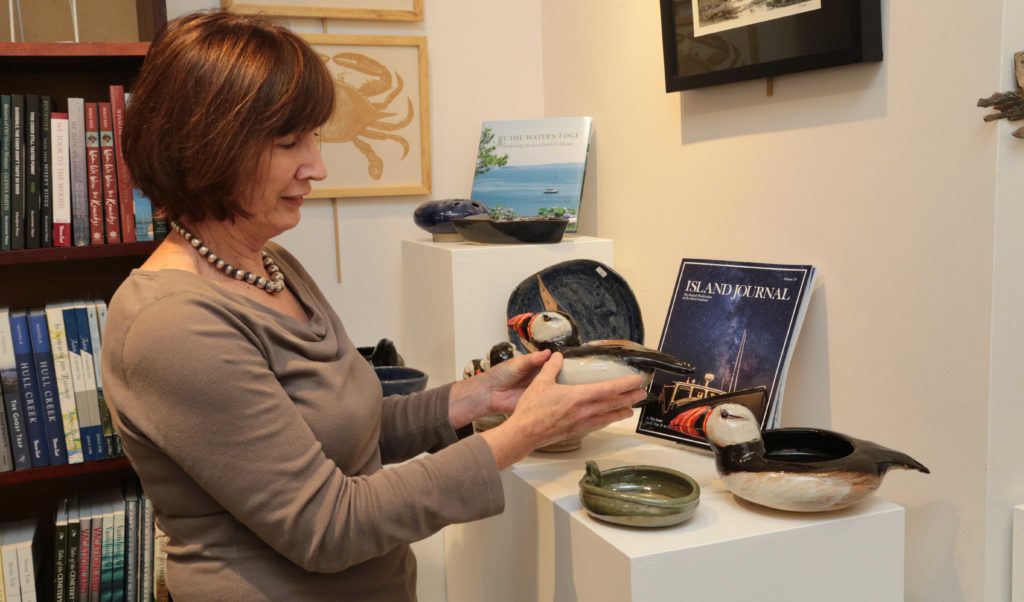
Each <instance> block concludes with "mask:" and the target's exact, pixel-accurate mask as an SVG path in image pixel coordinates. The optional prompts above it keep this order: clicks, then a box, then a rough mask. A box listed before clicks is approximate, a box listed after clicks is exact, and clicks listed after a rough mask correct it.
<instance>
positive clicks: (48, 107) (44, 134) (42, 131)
mask: <svg viewBox="0 0 1024 602" xmlns="http://www.w3.org/2000/svg"><path fill="white" fill-rule="evenodd" d="M52 119H53V104H52V100H51V98H50V97H49V96H40V97H39V246H40V247H52V246H53V172H52V167H53V166H52V164H51V161H52V156H51V155H52V152H53V150H52V149H51V148H50V136H51V134H50V125H51V121H52Z"/></svg>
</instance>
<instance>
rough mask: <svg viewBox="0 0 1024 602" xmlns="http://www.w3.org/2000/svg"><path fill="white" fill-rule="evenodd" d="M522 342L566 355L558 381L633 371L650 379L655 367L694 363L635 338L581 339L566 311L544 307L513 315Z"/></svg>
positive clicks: (682, 369) (688, 368)
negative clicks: (642, 343)
mask: <svg viewBox="0 0 1024 602" xmlns="http://www.w3.org/2000/svg"><path fill="white" fill-rule="evenodd" d="M508 324H509V326H512V327H513V328H515V329H516V332H517V333H518V334H519V338H520V339H521V340H522V342H523V345H524V346H525V347H526V348H527V349H530V350H531V351H540V350H544V349H550V350H551V351H558V352H560V353H561V354H562V356H563V357H564V358H565V360H564V363H563V364H562V371H561V372H559V374H558V382H560V383H562V384H585V383H594V382H601V381H605V380H611V379H613V378H618V377H620V376H628V375H633V374H638V375H641V376H643V377H645V378H647V379H650V377H651V375H652V374H653V373H654V370H655V369H658V370H664V371H666V372H671V373H673V374H692V373H693V366H692V365H691V364H689V363H687V362H684V361H680V360H678V359H676V358H674V357H672V356H671V355H668V354H665V353H661V352H660V351H657V350H654V349H651V348H649V347H644V346H643V345H639V344H637V343H634V342H633V341H620V340H601V341H588V342H585V343H584V342H582V341H581V340H580V334H579V329H578V328H577V327H576V323H575V322H573V319H572V318H571V317H570V316H569V315H568V314H566V313H564V312H560V311H543V312H539V313H524V314H519V315H518V316H515V317H513V318H511V319H510V320H509V321H508Z"/></svg>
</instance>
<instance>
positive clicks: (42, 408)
mask: <svg viewBox="0 0 1024 602" xmlns="http://www.w3.org/2000/svg"><path fill="white" fill-rule="evenodd" d="M106 316H107V305H106V303H104V302H102V301H90V302H64V303H51V304H49V305H47V306H46V307H42V308H32V309H29V310H24V311H15V310H11V309H9V308H6V307H0V392H2V395H3V409H2V410H0V472H5V471H10V470H24V469H29V468H40V467H43V466H57V465H61V464H76V463H80V462H88V461H92V460H102V459H104V458H109V457H114V456H118V455H122V454H123V452H122V450H121V441H120V439H119V438H118V437H117V435H116V434H115V433H114V428H113V423H112V422H111V419H110V412H109V410H108V409H107V403H106V400H105V398H104V396H103V377H102V373H101V370H100V351H101V346H102V338H101V333H102V331H103V325H104V323H105V322H106Z"/></svg>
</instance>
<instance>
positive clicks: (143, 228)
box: [124, 92, 156, 240]
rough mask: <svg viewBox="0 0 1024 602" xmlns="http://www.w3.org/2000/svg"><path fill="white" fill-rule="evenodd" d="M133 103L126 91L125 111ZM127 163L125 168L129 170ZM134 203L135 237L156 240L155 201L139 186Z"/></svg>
mask: <svg viewBox="0 0 1024 602" xmlns="http://www.w3.org/2000/svg"><path fill="white" fill-rule="evenodd" d="M131 103H132V95H131V93H130V92H125V93H124V106H125V111H127V110H128V106H129V105H130V104H131ZM127 169H128V167H127V165H126V166H125V170H127ZM128 180H129V183H130V182H131V175H129V176H128ZM132 203H133V204H134V205H135V239H136V240H155V238H154V236H155V235H156V233H155V231H154V229H153V202H152V201H150V200H149V197H147V196H146V195H145V194H144V193H143V192H142V190H140V189H138V188H134V187H133V188H132Z"/></svg>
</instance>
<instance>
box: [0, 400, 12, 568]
mask: <svg viewBox="0 0 1024 602" xmlns="http://www.w3.org/2000/svg"><path fill="white" fill-rule="evenodd" d="M2 386H3V384H2V383H0V387H2ZM2 401H3V394H2V393H0V402H2ZM4 405H5V404H3V403H0V472H10V471H12V470H14V455H13V454H12V452H11V435H10V431H8V430H7V429H8V425H7V410H5V409H4ZM2 581H3V577H0V582H2Z"/></svg>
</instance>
